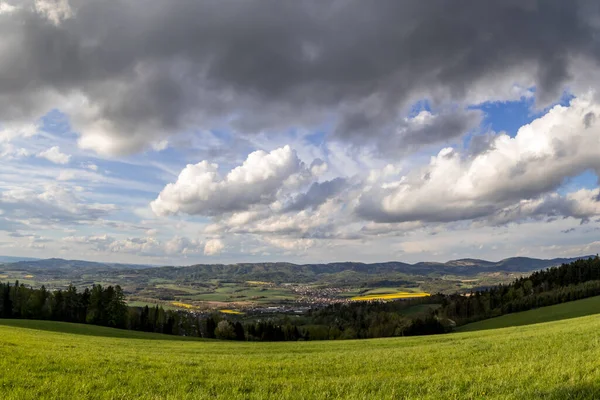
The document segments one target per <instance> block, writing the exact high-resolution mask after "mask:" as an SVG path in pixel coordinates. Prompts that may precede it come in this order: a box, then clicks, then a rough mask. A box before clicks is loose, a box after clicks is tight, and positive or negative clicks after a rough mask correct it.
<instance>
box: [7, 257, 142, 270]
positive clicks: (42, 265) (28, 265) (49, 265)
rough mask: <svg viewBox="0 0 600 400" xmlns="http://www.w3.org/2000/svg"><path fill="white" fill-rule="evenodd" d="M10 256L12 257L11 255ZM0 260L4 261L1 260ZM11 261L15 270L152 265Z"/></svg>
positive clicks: (85, 268) (104, 268) (95, 268)
mask: <svg viewBox="0 0 600 400" xmlns="http://www.w3.org/2000/svg"><path fill="white" fill-rule="evenodd" d="M9 258H10V257H9ZM0 262H3V261H2V260H0ZM4 263H10V268H11V269H15V270H21V269H23V270H28V271H32V270H37V269H41V270H74V269H75V270H106V269H118V270H122V269H142V268H149V267H151V266H150V265H142V264H119V263H99V262H93V261H82V260H64V259H62V258H48V259H35V258H33V259H25V260H24V259H22V258H21V259H18V260H16V261H4Z"/></svg>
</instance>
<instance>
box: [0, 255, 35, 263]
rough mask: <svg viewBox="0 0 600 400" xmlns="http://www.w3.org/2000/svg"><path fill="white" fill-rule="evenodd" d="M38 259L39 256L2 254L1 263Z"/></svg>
mask: <svg viewBox="0 0 600 400" xmlns="http://www.w3.org/2000/svg"><path fill="white" fill-rule="evenodd" d="M37 260H39V258H31V257H10V256H0V264H1V263H14V262H18V261H37Z"/></svg>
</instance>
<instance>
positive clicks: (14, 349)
mask: <svg viewBox="0 0 600 400" xmlns="http://www.w3.org/2000/svg"><path fill="white" fill-rule="evenodd" d="M48 324H51V325H54V326H53V327H52V329H54V330H57V329H61V327H62V329H65V330H68V331H72V327H69V326H68V324H62V323H50V322H36V321H17V322H15V321H10V320H1V321H0V368H1V369H0V370H2V371H3V374H2V375H1V376H0V398H3V399H50V398H91V399H100V398H106V399H108V398H127V399H134V398H144V399H163V398H172V399H175V398H176V399H209V398H223V399H267V398H273V399H297V398H303V399H323V398H329V399H337V398H377V399H392V398H414V399H417V398H418V399H438V398H440V399H441V398H496V399H534V398H536V399H537V398H545V399H564V398H577V399H587V398H590V399H592V398H598V397H599V396H600V383H599V382H600V368H598V367H599V366H600V363H599V362H598V360H599V359H600V344H599V343H598V340H597V332H598V330H600V317H599V316H588V317H582V318H577V319H571V320H568V321H558V322H551V323H545V324H538V325H530V326H525V327H517V328H506V329H499V330H489V331H481V332H470V333H457V334H452V335H443V336H435V337H433V336H430V337H416V338H395V339H380V340H363V341H327V342H295V343H238V342H219V341H197V342H186V341H178V340H175V341H171V340H169V341H167V340H165V341H161V340H144V339H141V338H138V339H127V338H115V337H107V336H106V335H107V330H106V329H104V330H103V331H102V332H98V336H89V335H87V336H86V335H76V334H72V333H63V332H50V331H47V330H39V329H36V328H37V327H41V328H44V329H47V328H48V326H44V325H48ZM11 325H19V326H18V327H17V326H11ZM27 326H28V327H27ZM92 329H94V328H92ZM108 331H110V330H108ZM141 335H142V336H143V334H141ZM149 338H150V337H149ZM151 338H152V339H156V336H152V337H151ZM450 366H451V367H450Z"/></svg>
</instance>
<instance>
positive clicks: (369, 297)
mask: <svg viewBox="0 0 600 400" xmlns="http://www.w3.org/2000/svg"><path fill="white" fill-rule="evenodd" d="M428 296H430V294H429V293H424V292H396V293H375V294H366V295H361V296H354V297H352V298H350V300H352V301H373V300H397V299H414V298H418V297H428Z"/></svg>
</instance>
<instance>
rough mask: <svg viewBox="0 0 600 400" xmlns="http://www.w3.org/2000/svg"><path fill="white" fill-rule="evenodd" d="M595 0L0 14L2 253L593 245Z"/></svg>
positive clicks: (156, 259) (190, 255)
mask: <svg viewBox="0 0 600 400" xmlns="http://www.w3.org/2000/svg"><path fill="white" fill-rule="evenodd" d="M599 173H600V3H598V2H597V1H595V0H569V1H567V0H543V1H542V0H539V1H537V0H498V1H495V0H486V1H482V0H464V1H447V0H430V1H427V2H424V1H421V0H406V1H401V2H399V1H397V0H381V1H377V2H375V3H373V2H365V1H360V0H298V1H290V2H284V1H280V0H246V1H243V2H241V1H233V0H219V1H217V0H194V1H192V0H172V1H168V2H165V1H155V0H143V1H142V0H113V1H93V0H20V1H16V0H0V254H1V255H6V256H21V257H25V256H26V257H40V258H48V257H60V258H69V259H85V260H96V261H107V262H123V263H141V264H152V265H189V264H196V263H238V262H270V261H286V262H295V263H317V262H334V261H361V262H382V261H391V260H397V261H404V262H418V261H447V260H451V259H458V258H483V259H488V260H499V259H502V258H506V257H512V256H530V257H539V258H554V257H572V256H580V255H588V254H596V253H598V252H599V249H600V190H599V181H598V176H599Z"/></svg>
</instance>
